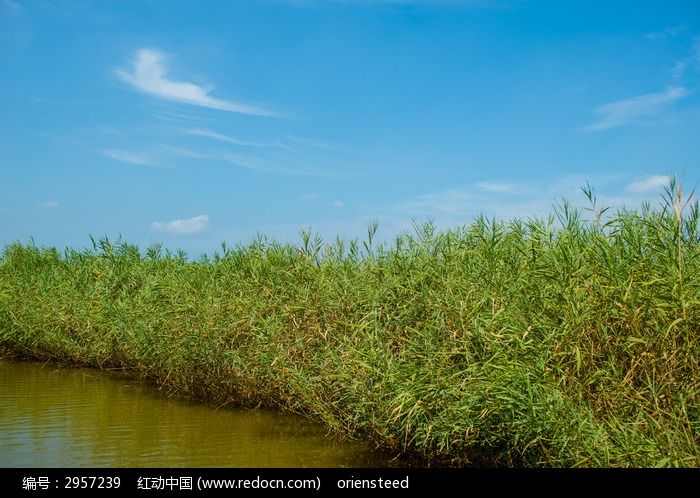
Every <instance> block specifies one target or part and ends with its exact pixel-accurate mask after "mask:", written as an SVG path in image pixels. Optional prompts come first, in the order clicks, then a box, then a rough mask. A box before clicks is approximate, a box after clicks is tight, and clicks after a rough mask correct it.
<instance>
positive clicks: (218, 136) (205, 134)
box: [185, 129, 286, 148]
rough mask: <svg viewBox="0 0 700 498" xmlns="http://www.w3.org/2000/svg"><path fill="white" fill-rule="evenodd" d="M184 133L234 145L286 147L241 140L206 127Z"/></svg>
mask: <svg viewBox="0 0 700 498" xmlns="http://www.w3.org/2000/svg"><path fill="white" fill-rule="evenodd" d="M185 133H187V134H188V135H194V136H197V137H207V138H212V139H214V140H219V141H220V142H226V143H229V144H234V145H242V146H245V147H279V148H286V147H284V146H283V145H281V144H269V143H262V142H249V141H247V140H241V139H240V138H236V137H232V136H230V135H223V134H221V133H217V132H215V131H211V130H206V129H194V130H185Z"/></svg>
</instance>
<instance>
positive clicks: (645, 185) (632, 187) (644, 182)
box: [627, 175, 670, 193]
mask: <svg viewBox="0 0 700 498" xmlns="http://www.w3.org/2000/svg"><path fill="white" fill-rule="evenodd" d="M669 179H670V177H669V176H666V175H650V176H647V177H646V178H642V179H639V180H635V181H633V182H632V183H630V184H629V185H627V191H628V192H637V193H641V192H649V191H652V190H657V189H660V188H661V187H663V186H665V185H668V182H669Z"/></svg>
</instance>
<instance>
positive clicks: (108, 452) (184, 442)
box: [0, 360, 389, 467]
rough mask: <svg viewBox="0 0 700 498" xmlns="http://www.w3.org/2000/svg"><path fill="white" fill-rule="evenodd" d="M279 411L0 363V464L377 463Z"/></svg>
mask: <svg viewBox="0 0 700 498" xmlns="http://www.w3.org/2000/svg"><path fill="white" fill-rule="evenodd" d="M387 464H389V462H387V461H385V460H383V459H381V458H379V457H378V456H377V455H376V454H375V453H374V452H373V451H372V448H370V447H369V446H367V445H365V444H363V443H360V442H353V441H346V440H342V439H339V438H337V437H332V436H329V435H327V434H326V432H325V430H324V429H323V427H321V426H319V425H317V424H315V423H312V422H310V421H309V420H307V419H305V418H303V417H300V416H297V415H293V414H286V413H277V412H271V411H266V410H245V409H227V408H221V409H216V408H213V407H211V406H206V405H202V404H198V403H195V402H193V401H187V400H182V399H174V398H169V397H168V396H167V395H166V394H165V393H164V392H162V391H159V390H158V389H156V388H155V387H153V386H152V385H150V384H147V383H144V382H142V381H140V380H134V379H129V378H125V377H124V376H117V375H113V374H109V373H105V372H101V371H97V370H91V369H79V368H61V367H57V366H56V365H53V364H41V363H29V362H14V361H7V360H0V467H81V466H82V467H374V466H385V465H387Z"/></svg>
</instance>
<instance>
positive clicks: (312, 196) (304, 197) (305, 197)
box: [301, 192, 318, 202]
mask: <svg viewBox="0 0 700 498" xmlns="http://www.w3.org/2000/svg"><path fill="white" fill-rule="evenodd" d="M317 197H318V194H317V193H316V192H313V193H310V194H303V195H302V196H301V200H302V201H304V202H311V201H313V200H314V199H316V198H317Z"/></svg>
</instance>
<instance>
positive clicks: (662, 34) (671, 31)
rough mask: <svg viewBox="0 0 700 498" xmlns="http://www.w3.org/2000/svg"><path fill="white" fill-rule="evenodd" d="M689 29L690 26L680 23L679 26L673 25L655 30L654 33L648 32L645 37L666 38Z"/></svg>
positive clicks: (650, 38) (652, 38)
mask: <svg viewBox="0 0 700 498" xmlns="http://www.w3.org/2000/svg"><path fill="white" fill-rule="evenodd" d="M687 30H688V26H686V25H685V24H679V25H678V26H672V27H670V28H665V29H662V30H660V31H654V32H653V33H647V34H645V35H644V38H646V39H647V40H665V39H666V38H674V37H676V36H678V35H680V34H681V33H684V32H685V31H687Z"/></svg>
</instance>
